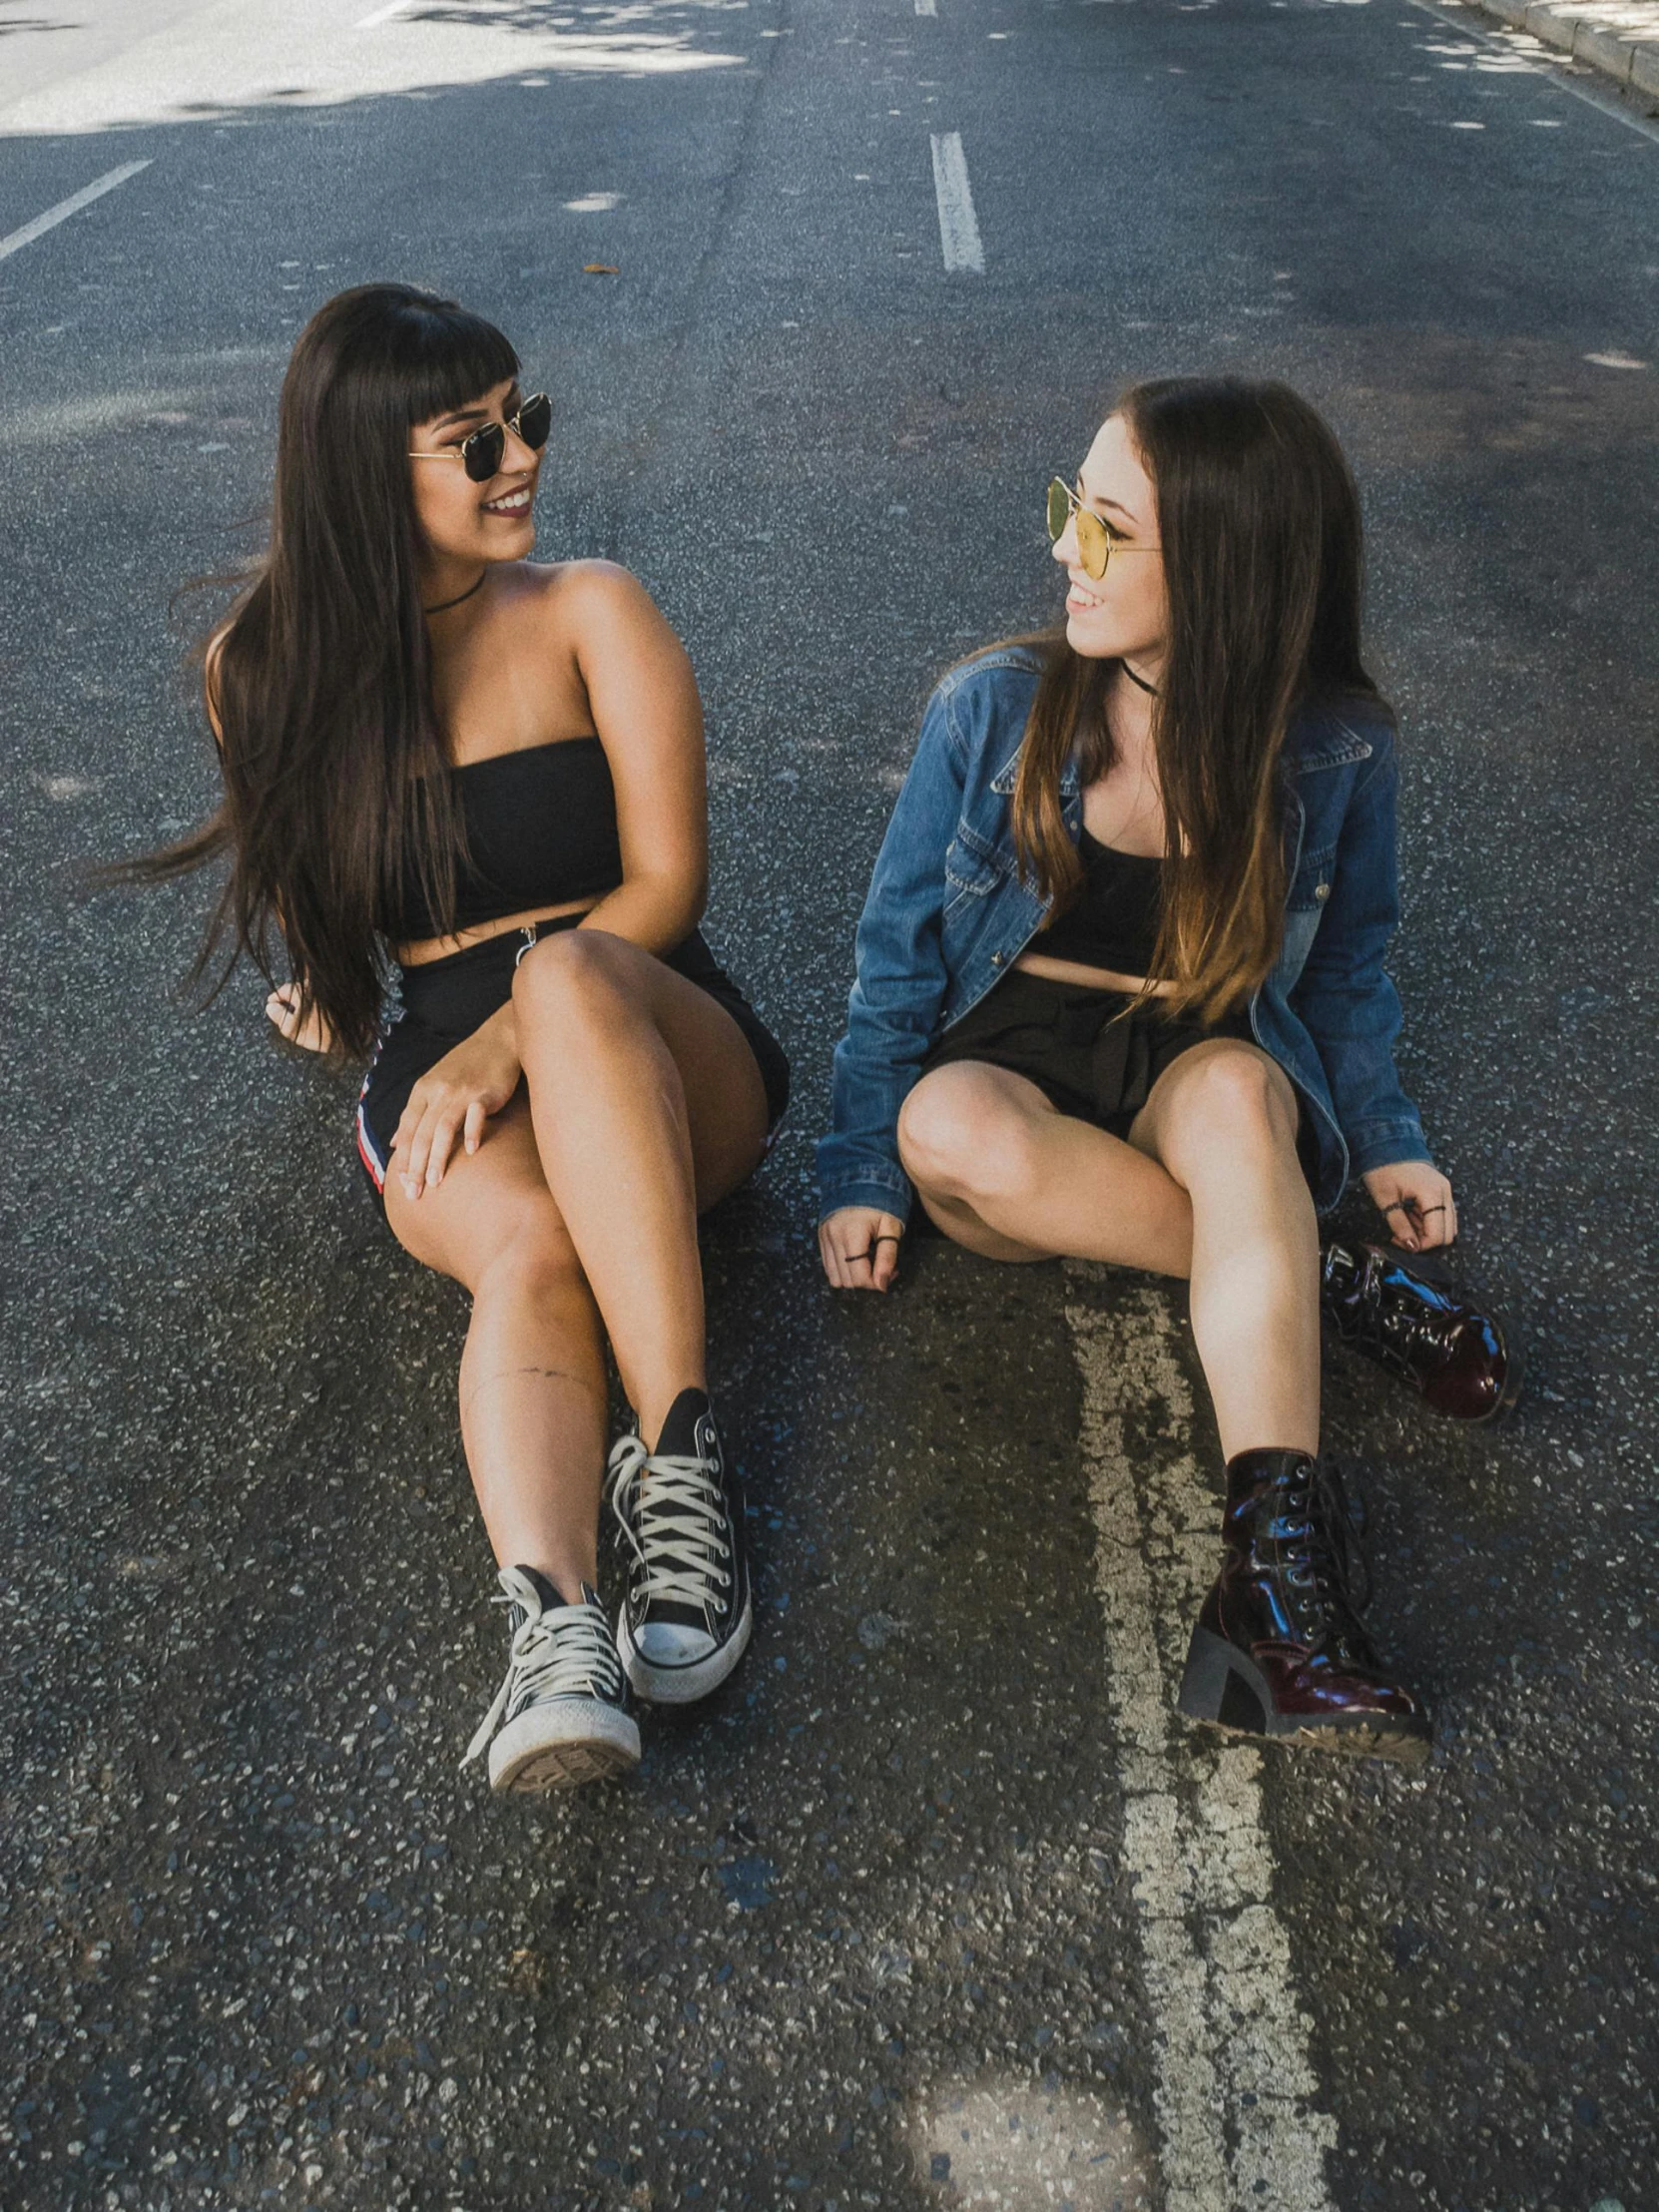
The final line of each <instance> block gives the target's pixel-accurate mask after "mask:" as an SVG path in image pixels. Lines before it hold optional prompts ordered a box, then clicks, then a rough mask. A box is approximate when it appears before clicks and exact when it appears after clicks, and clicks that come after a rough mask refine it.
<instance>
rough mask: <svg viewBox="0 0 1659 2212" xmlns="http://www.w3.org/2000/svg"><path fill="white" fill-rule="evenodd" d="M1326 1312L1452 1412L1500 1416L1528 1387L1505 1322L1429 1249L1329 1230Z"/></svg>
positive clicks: (1340, 1329)
mask: <svg viewBox="0 0 1659 2212" xmlns="http://www.w3.org/2000/svg"><path fill="white" fill-rule="evenodd" d="M1320 1312H1321V1313H1322V1314H1323V1315H1324V1316H1325V1318H1326V1320H1327V1321H1329V1322H1330V1323H1331V1324H1332V1326H1333V1327H1334V1328H1335V1329H1336V1331H1337V1333H1338V1335H1339V1336H1340V1337H1341V1338H1342V1340H1343V1342H1344V1344H1347V1345H1352V1346H1353V1347H1354V1349H1355V1351H1356V1352H1363V1353H1364V1354H1365V1355H1366V1357H1367V1358H1368V1359H1371V1360H1375V1361H1376V1362H1377V1364H1378V1365H1379V1367H1384V1368H1386V1369H1387V1370H1388V1372H1389V1373H1390V1374H1391V1375H1397V1376H1400V1377H1401V1378H1403V1380H1404V1381H1405V1382H1407V1383H1410V1385H1411V1387H1412V1388H1413V1389H1414V1390H1415V1391H1416V1392H1417V1394H1418V1396H1419V1397H1421V1398H1422V1399H1423V1400H1424V1402H1425V1403H1426V1404H1429V1405H1431V1406H1432V1407H1433V1408H1434V1410H1435V1412H1436V1413H1444V1414H1446V1415H1448V1416H1449V1417H1450V1418H1451V1419H1452V1420H1467V1421H1482V1420H1495V1419H1496V1418H1497V1416H1498V1415H1499V1414H1500V1413H1506V1412H1507V1411H1508V1410H1509V1408H1510V1406H1511V1405H1513V1404H1514V1402H1515V1400H1516V1398H1517V1397H1519V1395H1520V1385H1521V1363H1520V1354H1519V1352H1518V1350H1517V1349H1516V1347H1515V1346H1514V1345H1513V1344H1511V1342H1510V1340H1509V1337H1508V1335H1507V1333H1506V1332H1505V1330H1504V1327H1503V1324H1502V1323H1501V1322H1500V1321H1499V1320H1498V1319H1497V1317H1496V1315H1494V1314H1489V1313H1482V1312H1481V1310H1480V1309H1479V1307H1477V1306H1474V1305H1471V1304H1470V1302H1469V1301H1468V1299H1466V1298H1465V1297H1463V1295H1462V1294H1461V1293H1460V1292H1459V1291H1458V1289H1457V1287H1456V1285H1455V1284H1454V1283H1453V1282H1452V1280H1451V1277H1450V1275H1449V1273H1448V1272H1447V1270H1446V1269H1445V1267H1444V1265H1443V1263H1441V1262H1439V1261H1437V1260H1436V1259H1435V1258H1434V1257H1433V1255H1432V1254H1430V1253H1420V1252H1419V1253H1405V1252H1400V1251H1398V1250H1396V1249H1395V1248H1393V1247H1392V1246H1388V1245H1374V1244H1361V1243H1359V1242H1358V1241H1356V1240H1350V1239H1348V1238H1346V1237H1333V1238H1331V1239H1330V1240H1329V1241H1328V1242H1327V1243H1326V1244H1325V1245H1324V1246H1323V1247H1322V1248H1321V1252H1320Z"/></svg>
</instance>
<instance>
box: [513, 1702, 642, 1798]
mask: <svg viewBox="0 0 1659 2212" xmlns="http://www.w3.org/2000/svg"><path fill="white" fill-rule="evenodd" d="M639 1763H640V1732H639V1729H638V1727H637V1725H636V1724H635V1723H634V1722H633V1721H632V1720H630V1719H629V1717H628V1715H627V1714H626V1713H619V1712H618V1711H617V1709H616V1707H615V1706H614V1705H607V1704H606V1703H604V1701H603V1700H602V1699H599V1698H591V1697H558V1698H549V1699H547V1700H546V1701H545V1702H544V1703H542V1704H540V1705H532V1706H530V1707H529V1708H528V1710H527V1711H525V1712H523V1713H520V1714H518V1715H517V1717H516V1718H515V1719H513V1720H510V1721H509V1722H508V1723H507V1725H506V1727H505V1728H503V1729H501V1730H500V1731H499V1733H498V1734H497V1735H496V1736H494V1737H493V1738H492V1739H491V1742H490V1788H491V1789H492V1790H495V1791H498V1792H501V1793H503V1794H506V1793H508V1792H513V1791H526V1792H528V1791H533V1790H574V1789H576V1788H578V1787H579V1786H580V1785H581V1784H582V1783H584V1782H608V1781H610V1780H611V1779H612V1777H613V1776H616V1775H619V1774H626V1773H627V1772H628V1770H629V1769H630V1768H631V1767H637V1766H638V1765H639Z"/></svg>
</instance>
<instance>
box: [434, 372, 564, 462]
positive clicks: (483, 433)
mask: <svg viewBox="0 0 1659 2212" xmlns="http://www.w3.org/2000/svg"><path fill="white" fill-rule="evenodd" d="M531 407H545V408H546V409H547V428H546V429H545V430H544V431H543V432H542V434H541V436H540V437H539V438H528V437H526V436H525V434H524V429H523V423H524V416H525V412H526V410H527V409H529V408H531ZM509 430H510V431H511V432H512V434H513V436H514V437H515V438H517V439H518V441H519V443H520V444H521V445H527V446H528V447H529V449H530V451H531V452H532V453H539V452H540V451H541V449H542V447H543V446H544V445H545V444H546V443H547V440H548V438H549V436H550V435H551V434H552V430H553V402H552V400H551V399H549V397H548V396H547V394H546V392H544V391H533V392H532V393H531V394H530V396H529V398H528V399H521V400H520V401H519V403H518V405H517V407H516V408H515V409H514V411H513V412H512V413H511V414H510V415H508V416H507V417H506V419H505V421H502V422H480V423H479V425H478V427H477V429H476V430H473V431H472V432H470V433H469V435H467V436H466V437H464V438H462V440H461V442H460V444H459V445H446V446H444V447H442V448H441V449H440V450H439V451H438V452H435V453H421V452H417V451H416V450H415V449H414V448H413V447H412V446H411V447H410V449H409V458H410V460H411V461H459V462H460V464H461V466H462V467H463V468H464V469H465V470H466V473H467V480H468V482H469V483H474V484H487V483H488V482H489V480H490V478H491V477H492V476H494V475H496V474H497V473H498V472H499V470H500V467H501V463H502V461H503V459H504V458H505V457H506V452H507V432H508V431H509ZM486 439H487V440H488V441H489V444H488V446H486V444H485V443H484V442H483V441H484V440H486ZM490 447H493V449H494V450H493V453H490ZM486 455H488V458H487V459H486Z"/></svg>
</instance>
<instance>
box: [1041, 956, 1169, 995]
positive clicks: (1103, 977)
mask: <svg viewBox="0 0 1659 2212" xmlns="http://www.w3.org/2000/svg"><path fill="white" fill-rule="evenodd" d="M1014 965H1015V967H1016V968H1020V969H1022V970H1023V971H1024V972H1025V974H1027V975H1040V976H1041V977H1042V978H1043V980H1044V981H1045V982H1049V983H1071V984H1074V985H1076V986H1077V987H1078V988H1079V989H1084V990H1091V991H1122V992H1123V993H1124V995H1125V996H1126V997H1129V998H1136V997H1138V996H1139V995H1140V993H1141V992H1142V991H1145V992H1147V993H1148V995H1149V996H1150V997H1153V998H1167V997H1168V996H1169V994H1170V992H1171V991H1172V990H1173V989H1174V988H1175V985H1174V984H1173V983H1148V981H1147V979H1146V977H1145V976H1144V975H1119V974H1117V973H1116V972H1115V971H1114V970H1113V969H1111V968H1099V967H1085V966H1084V964H1083V963H1082V961H1081V960H1051V959H1050V958H1049V956H1048V954H1047V953H1046V952H1022V953H1021V954H1020V956H1019V958H1018V959H1017V960H1016V961H1015V962H1014Z"/></svg>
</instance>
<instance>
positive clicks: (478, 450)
mask: <svg viewBox="0 0 1659 2212" xmlns="http://www.w3.org/2000/svg"><path fill="white" fill-rule="evenodd" d="M506 450H507V433H506V431H505V430H503V429H502V427H501V425H500V423H499V422H486V423H485V424H484V427H483V428H482V429H481V430H474V431H473V433H472V435H471V437H469V438H468V439H467V440H466V443H465V444H464V445H463V446H462V447H461V459H462V460H463V461H464V462H465V463H466V472H467V474H468V475H469V476H470V477H471V478H472V481H473V482H474V483H475V484H487V483H488V482H489V480H490V478H491V477H492V476H493V475H494V474H495V472H496V470H497V469H498V468H499V467H500V466H501V456H502V454H503V453H504V452H505V451H506Z"/></svg>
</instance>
